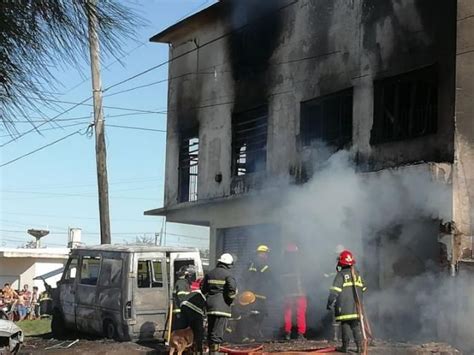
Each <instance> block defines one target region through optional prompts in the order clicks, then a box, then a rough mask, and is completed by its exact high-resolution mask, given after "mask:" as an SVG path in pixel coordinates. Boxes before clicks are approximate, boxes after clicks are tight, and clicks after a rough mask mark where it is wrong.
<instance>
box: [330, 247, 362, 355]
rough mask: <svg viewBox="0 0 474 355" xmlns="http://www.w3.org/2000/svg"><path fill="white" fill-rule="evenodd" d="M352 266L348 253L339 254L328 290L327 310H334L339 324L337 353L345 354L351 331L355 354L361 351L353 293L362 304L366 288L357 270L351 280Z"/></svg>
mask: <svg viewBox="0 0 474 355" xmlns="http://www.w3.org/2000/svg"><path fill="white" fill-rule="evenodd" d="M354 264H355V259H354V257H353V256H352V253H351V252H350V251H348V250H344V251H343V252H341V254H340V255H339V261H338V264H337V271H338V272H337V275H336V277H335V278H334V282H333V285H332V287H331V289H330V290H331V292H330V294H329V298H328V304H327V309H328V310H331V309H332V308H334V311H335V315H336V321H338V322H340V323H341V327H342V347H340V348H339V349H338V351H340V352H344V353H345V352H347V348H348V346H349V343H350V333H351V331H352V334H353V336H354V340H355V343H356V345H357V352H360V351H361V350H362V334H361V324H360V316H359V314H358V313H357V307H356V301H355V292H357V295H358V296H359V300H360V301H361V302H362V293H363V292H365V290H366V289H367V287H366V286H365V285H364V280H363V279H362V277H361V276H360V274H359V273H358V271H357V270H354V274H355V280H353V277H352V271H351V268H352V267H353V265H354Z"/></svg>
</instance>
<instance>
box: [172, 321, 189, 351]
mask: <svg viewBox="0 0 474 355" xmlns="http://www.w3.org/2000/svg"><path fill="white" fill-rule="evenodd" d="M193 343H194V334H193V331H192V329H191V328H189V327H188V328H185V329H177V330H174V331H173V332H172V333H171V339H170V353H169V355H173V354H174V352H175V351H176V352H177V353H178V355H182V354H183V351H185V350H186V349H188V348H190V347H191V346H192V345H193Z"/></svg>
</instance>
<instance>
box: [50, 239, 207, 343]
mask: <svg viewBox="0 0 474 355" xmlns="http://www.w3.org/2000/svg"><path fill="white" fill-rule="evenodd" d="M188 265H193V266H194V268H195V270H196V276H195V277H197V278H200V277H202V276H203V269H202V263H201V258H200V255H199V251H198V250H197V249H194V248H171V247H158V246H149V245H109V244H106V245H99V246H95V247H81V248H77V249H72V251H71V253H70V256H69V260H68V262H67V264H66V266H65V268H64V272H63V275H62V278H61V280H60V281H59V282H58V283H57V284H58V287H57V289H55V290H54V291H53V319H52V324H51V328H52V332H53V335H54V336H56V337H60V336H64V335H65V331H66V330H67V329H70V330H78V331H81V332H85V333H90V334H96V335H104V336H106V337H108V338H114V339H117V340H146V339H153V338H162V337H163V335H164V331H165V327H166V319H167V316H168V310H169V302H170V299H171V298H172V292H173V285H174V281H175V279H176V273H177V271H178V270H179V269H180V268H181V267H182V266H188Z"/></svg>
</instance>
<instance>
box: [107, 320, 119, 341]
mask: <svg viewBox="0 0 474 355" xmlns="http://www.w3.org/2000/svg"><path fill="white" fill-rule="evenodd" d="M104 336H105V337H106V338H107V339H114V340H116V339H117V338H118V336H117V327H116V326H115V324H114V322H112V321H111V320H109V319H108V320H106V321H105V322H104Z"/></svg>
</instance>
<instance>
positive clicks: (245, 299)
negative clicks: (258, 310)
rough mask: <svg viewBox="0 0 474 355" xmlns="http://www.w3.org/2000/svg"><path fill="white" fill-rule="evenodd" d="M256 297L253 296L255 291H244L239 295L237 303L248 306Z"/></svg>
mask: <svg viewBox="0 0 474 355" xmlns="http://www.w3.org/2000/svg"><path fill="white" fill-rule="evenodd" d="M256 299H257V298H256V297H255V293H253V292H251V291H244V292H242V294H241V295H240V296H239V304H240V305H241V306H248V305H249V304H252V303H254V302H255V300H256Z"/></svg>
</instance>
